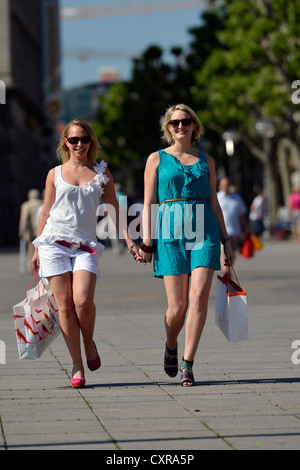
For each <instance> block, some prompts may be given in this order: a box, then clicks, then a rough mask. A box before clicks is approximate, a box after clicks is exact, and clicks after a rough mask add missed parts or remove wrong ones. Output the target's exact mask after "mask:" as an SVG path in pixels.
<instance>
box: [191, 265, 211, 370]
mask: <svg viewBox="0 0 300 470" xmlns="http://www.w3.org/2000/svg"><path fill="white" fill-rule="evenodd" d="M213 275H214V270H213V269H211V268H205V267H199V268H196V269H194V270H193V271H192V273H191V289H190V295H189V312H188V315H187V320H186V327H185V350H184V359H185V360H187V361H193V360H194V357H195V354H196V352H197V348H198V345H199V341H200V338H201V335H202V331H203V328H204V325H205V322H206V317H207V306H208V297H209V293H210V288H211V283H212V279H213Z"/></svg>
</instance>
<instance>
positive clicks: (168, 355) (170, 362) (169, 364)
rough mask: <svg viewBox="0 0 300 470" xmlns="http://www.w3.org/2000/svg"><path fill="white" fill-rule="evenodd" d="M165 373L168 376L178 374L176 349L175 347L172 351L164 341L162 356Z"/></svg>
mask: <svg viewBox="0 0 300 470" xmlns="http://www.w3.org/2000/svg"><path fill="white" fill-rule="evenodd" d="M164 369H165V373H166V374H167V375H168V376H169V377H176V375H177V374H178V351H177V348H176V349H174V350H173V351H172V350H171V349H169V348H168V346H167V343H166V349H165V357H164Z"/></svg>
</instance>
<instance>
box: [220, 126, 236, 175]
mask: <svg viewBox="0 0 300 470" xmlns="http://www.w3.org/2000/svg"><path fill="white" fill-rule="evenodd" d="M223 139H224V141H225V150H226V155H227V157H228V170H229V179H230V182H231V184H234V183H236V181H235V162H234V152H235V144H237V143H238V142H239V140H240V134H239V133H238V131H236V130H234V129H227V130H225V131H224V132H223Z"/></svg>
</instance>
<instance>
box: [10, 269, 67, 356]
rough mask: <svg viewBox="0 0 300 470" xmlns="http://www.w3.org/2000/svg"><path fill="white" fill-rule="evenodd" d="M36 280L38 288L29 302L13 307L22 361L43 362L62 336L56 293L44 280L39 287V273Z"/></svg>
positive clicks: (28, 293) (30, 290)
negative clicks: (43, 358) (40, 360)
mask: <svg viewBox="0 0 300 470" xmlns="http://www.w3.org/2000/svg"><path fill="white" fill-rule="evenodd" d="M34 277H35V279H36V285H35V287H34V288H31V286H30V288H29V290H28V292H27V296H26V298H25V299H24V300H22V302H20V303H18V304H17V305H14V307H13V312H14V322H15V332H16V339H17V344H18V350H19V358H20V359H39V358H40V357H41V355H42V354H43V352H44V351H45V350H46V349H47V348H48V347H49V346H50V344H51V343H52V342H53V341H54V339H55V338H57V336H58V335H59V334H60V332H61V330H60V324H59V317H58V308H57V305H56V301H55V298H54V295H53V293H52V290H51V289H46V287H45V285H44V282H43V281H42V280H40V281H39V282H38V283H37V274H36V273H35V274H34V276H33V278H34ZM33 278H32V279H33ZM31 284H32V282H31Z"/></svg>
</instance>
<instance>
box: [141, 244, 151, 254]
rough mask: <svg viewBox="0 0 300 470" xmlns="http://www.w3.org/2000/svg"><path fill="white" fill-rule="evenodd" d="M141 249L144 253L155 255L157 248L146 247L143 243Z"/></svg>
mask: <svg viewBox="0 0 300 470" xmlns="http://www.w3.org/2000/svg"><path fill="white" fill-rule="evenodd" d="M140 249H141V250H142V251H144V252H145V253H154V251H155V246H148V245H145V243H143V242H142V243H141V245H140Z"/></svg>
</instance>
